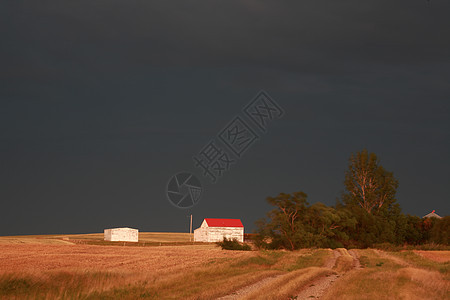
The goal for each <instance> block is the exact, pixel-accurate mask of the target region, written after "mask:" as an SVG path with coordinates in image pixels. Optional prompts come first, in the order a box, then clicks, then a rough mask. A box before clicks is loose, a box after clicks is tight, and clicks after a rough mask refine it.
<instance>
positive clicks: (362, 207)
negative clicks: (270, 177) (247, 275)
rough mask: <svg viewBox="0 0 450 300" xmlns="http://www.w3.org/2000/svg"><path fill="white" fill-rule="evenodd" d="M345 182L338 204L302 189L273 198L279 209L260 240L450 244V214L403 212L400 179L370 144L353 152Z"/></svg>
mask: <svg viewBox="0 0 450 300" xmlns="http://www.w3.org/2000/svg"><path fill="white" fill-rule="evenodd" d="M344 186H345V191H344V192H343V194H342V196H341V197H340V199H339V200H338V201H337V203H336V205H335V206H327V205H325V204H323V203H315V204H312V205H310V204H309V203H308V201H307V194H305V193H304V192H302V191H299V192H294V193H291V194H286V193H280V194H279V195H278V196H276V197H268V198H267V201H268V203H269V204H270V205H271V206H273V207H274V208H273V209H272V210H271V211H270V212H268V214H267V217H266V218H264V219H261V220H259V221H258V222H257V228H258V229H257V235H256V238H255V243H256V245H257V246H259V247H263V248H270V249H280V248H284V249H289V250H295V249H299V248H309V247H321V248H339V247H346V248H367V247H373V246H375V245H377V244H383V243H389V244H393V245H405V244H406V245H422V244H427V243H435V244H442V245H449V242H450V241H449V239H450V232H449V229H450V216H447V217H444V218H442V219H436V218H425V219H422V218H420V217H417V216H412V215H409V214H408V215H405V214H403V213H402V212H401V208H400V205H399V204H398V203H397V201H396V198H395V197H396V191H397V188H398V180H397V179H396V178H395V177H394V174H393V173H392V172H389V171H387V170H386V169H385V168H383V166H382V165H381V164H380V161H379V159H378V158H377V156H376V155H375V154H374V153H370V152H369V151H367V150H366V149H364V150H362V151H360V152H357V153H355V154H352V155H351V157H350V159H349V165H348V169H347V171H346V173H345V181H344Z"/></svg>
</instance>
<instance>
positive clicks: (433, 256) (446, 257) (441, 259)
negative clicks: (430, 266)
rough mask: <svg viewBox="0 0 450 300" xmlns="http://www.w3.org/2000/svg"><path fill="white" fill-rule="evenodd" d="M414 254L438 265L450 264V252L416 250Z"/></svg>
mask: <svg viewBox="0 0 450 300" xmlns="http://www.w3.org/2000/svg"><path fill="white" fill-rule="evenodd" d="M413 252H414V253H416V254H418V255H420V256H422V257H424V258H426V259H430V260H432V261H435V262H438V263H447V262H450V251H419V250H415V251H413Z"/></svg>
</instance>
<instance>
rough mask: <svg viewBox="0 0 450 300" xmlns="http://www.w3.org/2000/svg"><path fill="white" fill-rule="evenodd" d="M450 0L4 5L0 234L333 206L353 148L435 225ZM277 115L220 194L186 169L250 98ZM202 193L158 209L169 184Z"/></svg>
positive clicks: (449, 140)
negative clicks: (183, 174) (199, 188)
mask: <svg viewBox="0 0 450 300" xmlns="http://www.w3.org/2000/svg"><path fill="white" fill-rule="evenodd" d="M449 16H450V2H449V1H447V0H445V1H444V0H433V1H432V2H431V3H428V2H427V1H425V0H408V1H406V0H399V1H386V0H369V1H359V0H352V1H335V0H322V1H298V0H296V1H229V0H227V1H186V0H183V1H130V0H127V1H125V0H122V1H112V0H107V1H106V0H105V1H95V0H94V1H92V0H89V1H56V0H53V1H1V2H0V180H1V181H0V182H1V185H0V200H1V207H0V235H12V234H38V233H41V234H44V233H85V232H101V231H102V230H103V229H104V228H108V227H116V226H129V227H135V228H138V229H140V230H142V231H185V230H188V218H187V215H189V214H190V213H192V214H193V215H194V227H197V226H199V225H200V222H201V221H202V219H203V218H205V217H224V218H241V219H242V221H243V223H244V225H245V226H246V231H251V230H253V229H254V221H255V220H257V219H258V218H261V217H263V216H264V214H265V213H266V212H267V211H268V210H269V208H270V207H269V206H268V205H267V204H266V202H265V198H266V197H267V196H275V195H277V194H278V193H280V192H287V193H290V192H294V191H299V190H302V191H304V192H306V193H307V194H308V199H309V201H310V203H314V202H318V201H320V202H323V203H326V204H329V205H333V204H334V203H335V200H336V198H337V197H339V195H340V194H341V192H342V190H343V180H344V172H345V170H346V167H347V161H348V158H349V156H350V154H351V153H353V152H356V151H360V150H362V149H363V148H367V149H368V150H369V151H371V152H375V153H376V154H377V155H378V157H379V158H380V161H381V163H382V165H383V166H384V167H385V168H386V169H388V170H390V171H393V172H394V175H395V176H396V177H397V178H398V179H399V181H400V187H399V189H398V195H397V196H398V197H397V198H398V202H399V203H400V205H401V206H402V208H403V211H404V212H405V213H409V214H414V215H419V216H423V215H425V214H427V213H429V212H430V211H431V210H433V209H435V210H436V212H437V213H438V214H440V215H447V214H448V213H449V208H450V204H449V202H450V201H449V200H450V197H449V192H448V189H449V183H450V175H449V166H450V158H449V154H450V134H449V128H450V38H449V37H450V18H449ZM261 89H263V90H265V91H267V92H268V93H269V94H270V95H271V96H272V98H273V99H275V100H276V101H277V102H278V103H279V104H280V105H281V106H282V107H283V108H284V110H285V112H286V113H285V115H284V117H283V118H281V119H279V120H276V121H274V122H272V123H271V126H270V127H269V130H268V132H267V133H266V134H264V135H262V136H261V139H260V140H259V141H257V142H256V143H255V144H254V145H253V146H252V147H251V148H250V149H249V150H248V151H247V152H246V153H245V155H244V157H242V158H241V159H239V160H238V161H237V163H236V164H235V165H233V166H232V169H231V170H230V171H229V172H227V173H225V174H224V176H223V177H222V178H221V179H220V180H219V181H218V182H217V183H216V184H211V183H209V180H208V179H207V178H205V177H202V174H201V170H200V169H198V168H195V166H194V163H193V161H192V156H193V155H195V154H197V153H198V152H199V150H200V149H201V148H202V147H203V146H204V145H205V144H206V143H207V142H209V141H210V140H211V139H212V138H214V137H215V136H216V135H217V134H218V133H219V131H220V130H221V129H222V128H223V127H224V126H225V125H226V124H227V123H228V122H229V121H231V119H232V118H233V117H234V116H236V115H238V114H239V113H240V112H241V109H242V108H243V107H244V105H245V104H247V103H248V102H249V101H250V100H251V99H252V98H253V97H254V96H255V95H256V94H257V92H258V91H259V90H261ZM179 171H189V172H193V173H195V174H196V175H197V176H198V177H199V179H200V180H201V181H202V184H203V187H204V193H203V196H202V199H201V200H200V202H199V204H198V205H196V206H195V207H194V208H192V209H189V210H181V209H177V208H175V207H174V206H172V205H171V204H170V203H169V201H168V200H167V198H166V195H165V193H166V184H167V182H168V180H169V179H170V177H171V176H172V175H174V174H175V173H177V172H179Z"/></svg>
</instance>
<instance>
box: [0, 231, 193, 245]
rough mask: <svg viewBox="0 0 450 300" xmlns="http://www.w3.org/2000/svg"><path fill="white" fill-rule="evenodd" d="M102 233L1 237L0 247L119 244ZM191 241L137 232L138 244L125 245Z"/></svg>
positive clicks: (173, 234)
mask: <svg viewBox="0 0 450 300" xmlns="http://www.w3.org/2000/svg"><path fill="white" fill-rule="evenodd" d="M103 238H104V237H103V233H87V234H62V235H61V234H50V235H17V236H1V237H0V245H2V244H3V245H4V244H45V245H49V244H50V245H67V244H74V243H76V244H80V243H81V244H96V245H116V244H121V243H120V242H105V241H104V239H103ZM191 238H192V240H193V236H192V235H191V236H190V235H189V233H182V232H139V243H127V245H138V246H142V245H145V246H159V245H160V244H161V245H165V244H170V245H176V244H178V243H179V244H186V243H190V242H191Z"/></svg>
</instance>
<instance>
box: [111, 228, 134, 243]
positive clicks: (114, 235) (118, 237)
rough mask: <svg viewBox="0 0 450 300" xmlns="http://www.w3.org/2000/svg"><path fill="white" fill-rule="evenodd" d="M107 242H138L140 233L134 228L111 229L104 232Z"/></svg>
mask: <svg viewBox="0 0 450 300" xmlns="http://www.w3.org/2000/svg"><path fill="white" fill-rule="evenodd" d="M104 238H105V241H111V242H138V241H139V231H138V230H137V229H133V228H127V227H125V228H111V229H105V230H104Z"/></svg>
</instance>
